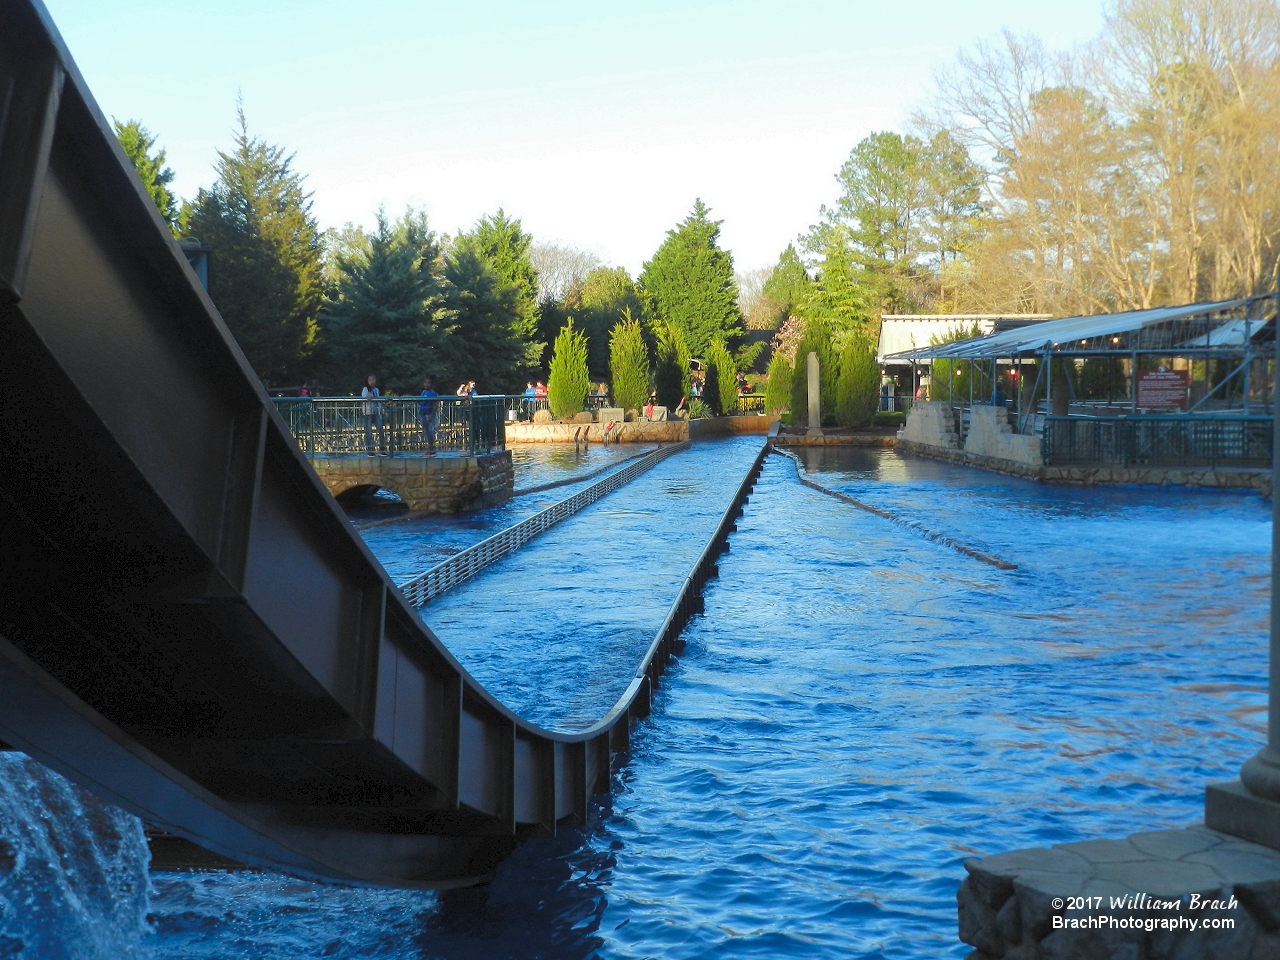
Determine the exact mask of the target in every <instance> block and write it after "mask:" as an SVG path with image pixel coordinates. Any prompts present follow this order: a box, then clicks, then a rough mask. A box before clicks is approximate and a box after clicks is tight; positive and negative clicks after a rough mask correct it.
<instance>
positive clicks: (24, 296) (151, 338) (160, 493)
mask: <svg viewBox="0 0 1280 960" xmlns="http://www.w3.org/2000/svg"><path fill="white" fill-rule="evenodd" d="M0 331H2V338H3V339H2V341H0V400H2V402H0V576H2V577H3V579H2V581H0V582H2V583H3V589H2V590H0V739H2V740H4V741H6V742H7V743H9V744H12V745H13V746H15V747H17V748H19V749H21V750H23V751H25V752H27V753H29V754H30V755H31V756H33V757H36V758H37V759H39V760H41V761H42V762H44V763H46V764H48V765H49V766H51V767H53V768H55V769H57V770H58V771H60V772H62V773H63V774H65V775H66V776H68V777H70V778H71V779H72V780H74V781H76V782H77V783H79V784H81V785H83V786H85V787H88V788H90V789H92V790H94V791H95V792H97V793H98V794H100V795H102V796H104V797H106V798H108V799H109V800H111V801H113V802H115V803H118V804H120V805H121V806H123V807H125V808H127V809H129V810H131V811H133V812H134V813H136V814H138V815H139V816H141V817H142V818H144V819H145V820H147V821H148V822H149V823H152V824H154V825H156V826H158V827H160V828H163V829H164V830H167V831H170V832H172V833H175V834H178V835H180V836H183V837H186V838H188V839H190V840H193V841H195V842H197V843H199V844H200V845H202V846H204V847H206V848H207V849H209V850H212V851H214V852H216V853H219V854H222V855H224V856H228V857H231V858H233V859H235V860H238V861H242V862H247V863H250V864H254V865H258V866H262V867H266V868H271V869H276V870H282V871H285V872H289V873H292V874H296V875H300V876H306V877H316V878H327V879H334V880H341V881H348V882H361V883H376V884H388V885H397V886H423V887H447V886H451V885H461V884H467V883H472V882H475V881H476V880H478V879H481V878H483V877H484V876H486V875H488V874H489V873H490V872H492V870H493V869H494V867H495V866H496V865H497V864H498V863H499V862H500V861H501V860H502V858H503V857H504V856H506V855H507V854H508V853H509V852H510V851H511V850H512V848H513V846H514V844H515V843H516V842H517V840H518V838H519V837H521V836H529V835H546V834H550V833H552V832H553V831H554V830H555V829H556V825H557V823H559V822H563V821H581V820H582V819H583V818H584V817H585V816H586V813H587V804H588V800H589V798H590V797H591V795H592V794H594V793H596V792H598V791H604V790H607V789H608V786H609V781H610V761H611V755H612V754H616V753H617V752H619V751H621V750H625V748H626V745H627V739H628V731H629V723H630V721H631V720H632V719H633V718H636V717H640V716H644V715H645V714H646V713H647V712H648V710H649V704H650V697H651V695H652V690H653V685H654V683H655V682H656V680H657V678H658V675H659V674H660V673H661V672H662V670H663V667H664V665H665V663H666V660H667V656H668V654H669V653H670V651H671V649H672V648H673V647H674V645H675V643H676V642H677V639H678V636H679V631H680V628H681V627H682V626H683V624H684V622H685V620H686V619H687V617H688V615H689V614H690V613H691V612H692V610H693V609H694V607H695V606H696V605H697V604H699V603H700V599H699V597H698V595H697V591H698V590H699V589H700V588H701V586H702V584H703V582H705V580H706V578H707V577H708V576H710V575H713V573H714V566H715V560H716V557H717V556H718V554H719V552H720V550H721V548H722V545H723V543H724V539H725V537H726V536H727V534H728V532H729V530H730V529H731V528H732V525H733V518H734V516H736V514H737V511H738V508H739V505H740V504H741V502H742V501H743V499H744V498H745V497H746V495H747V493H748V492H749V490H750V487H751V483H752V482H753V480H754V478H755V477H756V476H757V475H758V472H759V468H760V459H761V458H759V457H758V458H757V460H756V463H755V465H754V467H753V469H752V471H751V473H750V474H749V475H748V477H747V478H745V479H744V481H743V484H742V486H741V488H740V489H739V491H738V495H737V497H736V498H735V500H734V502H733V503H732V504H730V506H729V509H728V510H727V511H726V513H725V516H724V519H723V520H722V522H721V524H720V527H719V530H718V531H717V534H716V536H715V538H713V540H712V541H711V542H710V543H708V545H707V548H706V550H705V551H704V553H703V555H702V557H701V559H700V560H699V562H698V564H697V565H696V566H695V568H694V570H693V571H692V572H691V574H690V576H689V578H688V579H687V580H686V582H685V584H684V588H683V589H682V591H681V594H680V597H679V598H678V599H677V601H676V603H675V605H674V607H673V608H672V611H671V614H670V615H669V616H668V618H667V621H666V622H665V623H664V624H663V626H662V627H661V629H660V630H659V632H658V635H657V636H656V637H655V639H654V641H653V644H652V645H651V647H650V649H649V651H648V653H647V655H646V656H645V658H644V660H643V662H642V663H641V664H640V666H639V668H638V669H637V672H636V675H635V677H634V679H633V680H632V682H631V685H630V687H629V689H628V691H627V693H626V695H625V696H624V697H623V699H622V700H620V701H619V702H618V704H617V705H616V706H615V707H614V708H613V709H612V710H611V711H610V712H609V713H608V715H607V716H605V717H604V718H603V719H602V720H600V722H599V723H597V724H596V725H595V726H594V727H592V728H591V729H589V730H586V731H582V732H580V733H576V734H558V733H552V732H550V731H547V730H544V729H541V728H539V727H537V726H535V725H534V724H531V723H528V722H526V721H524V720H522V719H521V718H520V717H518V716H516V715H515V714H513V713H512V712H511V711H510V710H508V709H506V708H505V707H503V706H502V705H501V704H500V703H498V702H497V701H496V700H495V699H494V698H493V697H492V696H491V695H490V694H489V693H488V692H486V691H485V690H484V689H483V688H482V687H481V686H480V685H479V684H478V683H476V681H475V680H473V679H472V678H471V677H470V676H469V675H468V674H467V672H466V671H465V670H464V669H463V668H462V667H461V666H460V665H459V664H458V662H457V660H456V659H455V658H454V657H453V656H451V655H450V654H449V652H448V650H446V649H445V647H444V646H443V645H442V644H441V643H440V642H439V640H438V639H437V638H436V637H435V636H434V635H433V634H432V633H431V631H430V630H429V629H428V628H427V627H426V626H425V625H424V624H423V623H422V621H421V620H420V619H419V617H418V615H417V614H416V612H415V611H414V609H413V608H412V607H411V606H410V605H409V604H408V603H407V602H406V601H405V598H404V597H403V595H402V594H401V593H400V591H399V590H397V589H396V587H395V585H394V584H393V583H392V582H391V581H390V580H389V579H388V577H387V576H386V574H385V572H384V571H383V569H382V567H381V566H380V565H379V564H378V562H377V561H376V560H375V559H374V558H373V556H372V555H371V554H370V552H369V550H368V548H367V547H366V546H365V545H364V543H363V542H362V541H361V540H360V538H359V536H357V535H356V533H355V531H354V529H353V528H352V527H351V525H350V524H349V523H348V522H347V520H346V519H345V517H344V516H343V515H342V513H341V511H340V510H339V508H338V507H337V506H336V504H335V503H334V501H333V499H332V498H331V497H330V496H329V495H328V494H327V493H326V492H325V490H324V488H323V486H322V485H321V483H320V481H319V479H318V478H317V477H316V476H315V474H314V473H313V471H312V470H311V468H310V467H309V466H308V464H307V461H306V458H305V457H304V455H303V454H302V452H301V451H300V450H299V449H298V447H297V445H296V444H295V443H294V441H293V440H292V439H291V437H290V435H289V434H288V432H287V430H286V429H285V425H284V423H283V421H281V420H280V418H279V416H278V415H277V414H276V413H275V411H274V409H273V408H272V404H271V403H270V401H269V400H268V398H267V396H266V394H265V393H264V392H263V390H262V388H261V386H260V384H259V382H258V380H257V378H256V377H255V376H254V374H253V372H252V370H251V369H250V368H249V366H248V364H247V363H246V362H245V359H244V357H243V356H242V355H241V353H240V351H239V349H238V348H237V347H236V345H235V343H234V341H233V340H232V338H231V336H230V334H229V333H228V332H227V328H226V326H225V325H224V324H223V322H222V320H221V319H220V318H219V316H218V314H217V311H216V310H215V309H214V306H213V304H212V303H211V302H210V300H209V298H208V297H207V296H206V294H205V292H204V290H203V289H202V288H201V286H200V285H199V283H198V282H197V280H196V278H195V276H194V274H193V273H192V272H191V270H190V268H189V267H188V266H187V263H186V259H185V257H184V256H183V254H182V252H181V250H180V249H179V247H178V245H177V244H176V243H175V241H174V240H173V238H172V236H171V235H170V232H169V230H168V227H167V226H166V225H165V224H164V223H163V222H162V221H161V220H160V217H159V215H158V213H157V212H156V210H155V208H154V206H153V205H152V203H151V201H150V199H149V198H148V196H147V195H146V193H145V192H144V190H143V188H142V186H141V184H140V183H139V182H138V180H137V178H136V176H135V175H134V173H133V171H132V168H131V167H130V166H129V164H128V161H127V160H126V158H125V157H124V155H123V153H122V152H121V150H120V148H119V146H118V145H117V143H116V140H115V137H114V135H113V134H112V132H111V129H110V127H109V126H108V124H107V121H106V119H105V118H104V117H103V115H102V113H101V111H99V110H98V108H97V106H96V105H95V104H94V102H93V99H92V97H91V96H90V95H89V92H88V89H87V87H86V86H85V83H84V80H83V78H82V77H81V76H80V74H79V73H78V71H77V70H76V68H75V65H74V63H73V62H72V60H71V58H70V56H69V55H68V53H67V51H66V48H65V46H64V45H63V43H62V41H61V38H60V37H59V36H58V34H57V31H56V30H55V28H54V26H53V24H52V21H51V20H50V18H49V15H48V12H47V11H46V10H45V9H44V7H43V6H41V5H40V4H39V3H38V2H36V0H9V2H6V3H4V4H3V5H0ZM761 455H763V449H762V451H761Z"/></svg>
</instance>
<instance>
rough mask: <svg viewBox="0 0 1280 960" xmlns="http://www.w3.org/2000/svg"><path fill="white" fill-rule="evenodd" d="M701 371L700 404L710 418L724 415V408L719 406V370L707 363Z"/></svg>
mask: <svg viewBox="0 0 1280 960" xmlns="http://www.w3.org/2000/svg"><path fill="white" fill-rule="evenodd" d="M702 370H703V377H702V396H701V399H702V402H703V403H704V404H706V405H707V409H708V410H710V411H711V416H713V417H718V416H720V415H721V414H722V413H724V407H722V406H721V405H720V369H719V368H718V367H716V366H715V365H714V364H710V363H707V364H704V365H703V368H702Z"/></svg>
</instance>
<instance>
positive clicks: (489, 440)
mask: <svg viewBox="0 0 1280 960" xmlns="http://www.w3.org/2000/svg"><path fill="white" fill-rule="evenodd" d="M271 402H272V403H274V404H275V408H276V411H277V412H278V413H279V414H280V416H281V417H283V418H284V422H285V423H286V424H287V425H288V427H289V432H290V433H291V434H293V438H294V439H295V440H297V441H298V446H300V447H302V449H303V451H304V452H305V453H306V455H307V456H308V457H342V456H388V457H403V456H422V455H423V454H424V453H427V452H429V451H430V450H431V449H432V448H433V446H434V449H435V450H436V451H438V452H441V453H465V454H467V455H468V456H475V455H476V454H478V453H492V452H493V451H495V450H503V449H505V447H506V433H505V430H504V426H503V421H504V420H505V419H506V402H505V398H503V397H467V398H463V397H434V398H431V399H429V400H424V399H421V398H418V397H381V398H379V399H377V400H362V399H360V398H359V397H275V398H273V399H272V401H271ZM432 441H434V444H433V443H432Z"/></svg>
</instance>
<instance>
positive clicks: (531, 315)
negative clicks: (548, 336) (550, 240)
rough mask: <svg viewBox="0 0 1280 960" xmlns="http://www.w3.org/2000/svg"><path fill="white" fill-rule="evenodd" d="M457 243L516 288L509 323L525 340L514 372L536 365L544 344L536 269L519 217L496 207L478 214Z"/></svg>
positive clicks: (544, 346)
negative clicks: (520, 363)
mask: <svg viewBox="0 0 1280 960" xmlns="http://www.w3.org/2000/svg"><path fill="white" fill-rule="evenodd" d="M458 244H459V245H460V246H467V247H470V248H471V249H472V250H474V251H475V252H476V253H477V254H478V255H479V256H480V258H481V259H483V260H484V261H485V263H487V264H488V265H489V268H490V269H491V270H492V271H493V274H494V276H495V277H497V278H498V281H499V282H500V283H502V284H505V285H507V286H510V287H512V288H513V290H514V291H515V295H514V297H513V300H512V303H513V306H514V311H513V313H512V317H511V327H512V329H513V330H514V331H515V334H516V336H518V337H519V338H520V339H521V340H523V341H524V343H525V351H524V353H525V355H524V358H523V369H522V370H521V371H517V372H516V375H517V376H519V374H520V373H521V372H526V371H530V370H535V369H537V368H538V366H539V365H540V364H541V363H542V356H543V353H544V352H545V351H546V346H547V344H546V341H544V340H541V339H539V335H538V271H537V270H535V269H534V267H533V261H532V260H531V259H530V256H529V248H530V247H531V246H532V244H533V238H532V237H531V236H529V234H527V233H525V232H524V228H523V227H522V226H521V223H520V221H519V220H513V219H512V218H511V217H508V216H507V214H506V212H505V211H503V210H502V209H501V208H499V209H498V212H497V213H495V214H493V215H492V216H485V217H481V218H480V219H479V220H478V221H477V222H476V225H475V227H474V228H472V230H471V232H470V233H465V234H463V235H462V236H460V237H459V238H458Z"/></svg>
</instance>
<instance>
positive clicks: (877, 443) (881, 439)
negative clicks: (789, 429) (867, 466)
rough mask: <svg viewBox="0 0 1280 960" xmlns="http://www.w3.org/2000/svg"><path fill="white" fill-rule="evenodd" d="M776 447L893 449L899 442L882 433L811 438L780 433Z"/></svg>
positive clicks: (774, 442)
mask: <svg viewBox="0 0 1280 960" xmlns="http://www.w3.org/2000/svg"><path fill="white" fill-rule="evenodd" d="M773 444H774V446H776V447H825V446H845V447H892V446H896V445H897V440H896V438H894V437H893V436H891V435H885V434H882V433H861V434H859V433H854V434H845V435H843V436H821V437H809V436H805V435H804V434H799V435H797V434H794V433H780V434H778V435H777V436H776V437H774V438H773Z"/></svg>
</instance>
